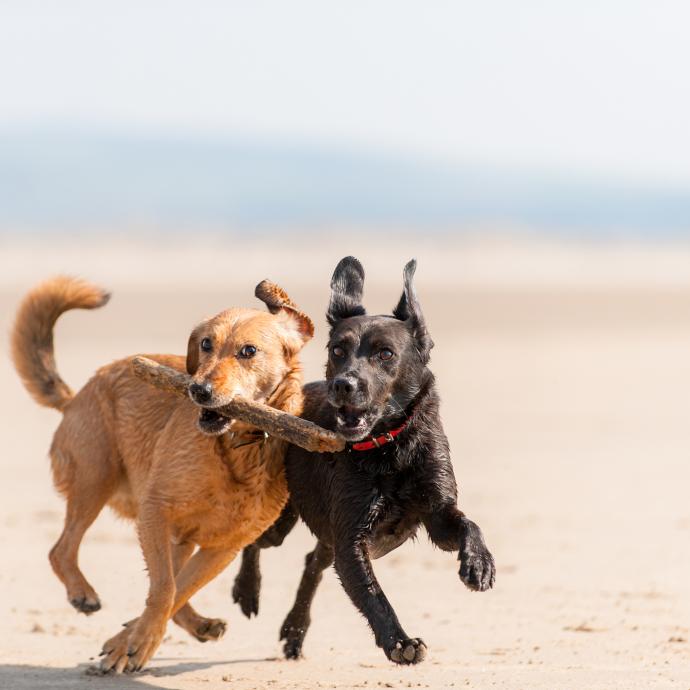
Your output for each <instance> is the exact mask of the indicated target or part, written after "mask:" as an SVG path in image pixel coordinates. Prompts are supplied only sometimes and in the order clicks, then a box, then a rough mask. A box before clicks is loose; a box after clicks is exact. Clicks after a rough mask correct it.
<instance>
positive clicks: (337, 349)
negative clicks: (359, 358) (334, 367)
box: [331, 345, 345, 359]
mask: <svg viewBox="0 0 690 690" xmlns="http://www.w3.org/2000/svg"><path fill="white" fill-rule="evenodd" d="M331 352H332V353H333V356H334V357H338V359H340V358H341V357H344V356H345V350H343V348H342V347H339V346H338V345H336V346H335V347H334V348H332V349H331Z"/></svg>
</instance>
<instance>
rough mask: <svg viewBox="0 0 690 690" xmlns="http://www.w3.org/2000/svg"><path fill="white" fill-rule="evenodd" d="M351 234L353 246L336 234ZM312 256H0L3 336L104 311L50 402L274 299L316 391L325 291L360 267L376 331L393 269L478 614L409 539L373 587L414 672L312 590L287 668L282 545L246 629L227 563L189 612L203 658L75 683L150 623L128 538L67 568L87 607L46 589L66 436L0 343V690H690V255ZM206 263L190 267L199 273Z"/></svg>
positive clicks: (297, 542)
mask: <svg viewBox="0 0 690 690" xmlns="http://www.w3.org/2000/svg"><path fill="white" fill-rule="evenodd" d="M345 236H346V235H345ZM418 244H421V245H422V247H423V248H422V249H421V251H420V249H419V247H416V248H415V247H414V245H415V243H414V242H413V241H409V242H402V243H396V245H395V246H394V247H391V246H388V245H387V246H384V245H378V246H376V245H372V244H371V243H370V242H369V241H367V240H366V239H360V240H356V241H352V242H350V243H349V244H348V245H347V246H346V245H345V244H340V245H339V244H338V243H337V242H332V243H330V244H328V245H324V246H322V247H321V249H319V250H318V251H317V250H314V249H310V247H309V243H307V242H303V243H300V244H299V245H298V246H297V247H296V248H293V249H289V248H287V247H282V246H280V245H277V246H276V245H275V244H270V243H268V242H264V243H257V244H255V245H252V246H249V247H248V248H246V249H243V250H242V251H239V250H238V249H237V248H233V246H232V245H231V244H229V243H228V244H222V243H218V242H217V241H212V242H206V243H202V242H198V243H196V244H195V245H194V246H185V245H184V244H183V243H181V244H178V245H172V246H171V247H169V248H168V249H166V250H165V251H164V252H162V253H161V252H156V251H154V250H153V249H152V247H151V245H150V244H145V243H144V244H142V245H140V246H133V245H132V244H127V243H124V242H121V243H115V244H112V245H110V246H104V245H101V246H99V245H97V244H91V245H87V246H84V245H83V243H82V244H79V243H67V244H64V245H62V246H57V245H54V246H50V245H45V244H41V243H36V244H33V245H32V244H28V243H20V242H10V241H8V240H3V244H0V320H1V323H0V331H1V332H2V333H3V334H6V333H7V331H8V329H9V327H10V323H11V320H12V316H13V312H14V309H15V307H16V304H17V301H18V299H19V298H20V296H21V294H22V292H23V291H25V290H26V289H27V288H28V287H29V286H31V285H32V284H33V283H34V282H35V281H37V280H39V279H41V278H43V277H46V276H48V275H50V274H53V273H56V272H62V271H70V272H76V273H80V274H81V275H84V276H86V277H88V278H90V279H93V280H95V281H98V282H100V283H102V284H105V285H107V286H108V287H111V288H113V290H114V297H113V300H112V302H111V303H110V304H109V305H108V306H107V307H106V308H105V309H103V310H101V311H99V312H92V313H77V312H72V313H70V314H69V315H67V316H66V317H64V318H63V320H62V322H61V323H60V324H59V327H58V331H57V357H58V362H59V369H60V371H61V373H62V374H63V376H64V378H65V379H66V380H67V381H68V382H69V383H70V384H72V385H73V386H74V387H78V386H80V385H82V384H83V383H84V382H85V381H86V379H87V378H88V376H89V375H90V374H91V373H92V372H93V371H94V369H95V368H96V367H97V366H99V365H100V364H102V363H104V362H107V361H109V360H112V359H114V358H117V357H120V356H123V355H127V354H131V353H134V352H151V351H158V352H183V351H184V348H185V344H186V336H187V333H188V331H189V328H190V327H191V325H193V324H194V322H195V321H196V320H198V319H199V318H200V317H202V316H204V315H206V314H210V313H213V312H214V311H216V310H218V309H220V308H222V307H225V306H230V305H232V304H244V305H251V304H252V303H253V298H252V292H253V286H254V284H255V283H256V282H258V280H260V279H261V278H264V277H270V278H272V279H274V280H276V281H278V282H281V283H283V284H284V286H285V287H286V288H288V289H289V291H290V293H291V294H292V296H293V297H294V298H295V299H296V300H297V301H298V302H299V303H301V304H302V305H303V306H304V307H305V308H306V309H307V310H308V311H309V312H310V313H311V314H312V315H313V316H314V317H315V319H316V321H317V323H318V336H317V338H316V341H315V342H314V343H312V344H310V345H309V346H308V348H307V350H306V352H305V364H306V372H307V375H308V377H309V378H315V377H318V376H319V375H320V373H321V371H322V366H323V360H324V351H323V346H324V343H325V325H324V319H323V317H322V314H323V311H324V308H325V304H326V300H327V285H328V279H329V276H330V272H331V271H332V268H333V266H334V265H335V262H336V261H337V259H338V258H340V256H342V255H343V254H344V253H350V252H352V253H356V254H358V255H359V256H360V258H361V259H362V260H363V262H364V263H365V266H366V267H367V269H368V271H369V274H370V276H371V280H370V281H369V283H368V286H369V289H368V291H367V295H368V298H367V300H366V302H367V303H368V304H369V305H370V308H371V310H372V311H380V310H384V309H386V308H387V307H390V306H392V304H393V303H394V302H395V300H396V297H397V295H398V293H399V289H400V282H399V281H400V272H401V269H402V265H403V263H404V261H405V260H406V259H407V258H409V256H408V255H409V254H412V253H415V252H416V253H417V255H418V258H419V259H420V268H419V272H418V285H419V292H420V297H421V299H422V303H423V305H424V307H425V308H426V312H427V320H428V323H429V326H430V329H431V333H432V336H433V338H434V340H435V342H436V349H435V350H434V352H433V357H432V366H433V369H434V371H435V372H436V374H437V377H438V380H439V384H440V388H441V393H442V397H443V408H442V410H443V417H444V421H445V425H446V430H447V433H448V436H449V438H450V442H451V447H452V450H453V458H454V463H455V468H456V473H457V476H458V479H459V482H460V486H461V507H462V508H463V509H464V510H465V511H466V512H467V513H468V514H469V515H470V516H471V517H472V518H474V519H475V520H476V521H477V522H478V523H479V524H480V525H481V526H482V527H483V529H484V532H485V535H486V539H487V542H488V544H489V546H490V547H491V549H492V550H493V552H494V555H495V557H496V562H497V566H498V577H497V581H496V588H495V590H494V591H492V592H489V593H486V594H473V593H470V592H469V591H467V590H466V589H465V588H464V587H463V586H462V585H461V583H460V582H459V579H458V577H457V562H456V561H455V558H454V557H453V556H452V555H449V554H447V553H443V552H440V551H437V550H435V549H434V548H433V547H432V546H431V544H430V543H429V542H428V540H427V538H426V536H421V538H420V539H419V540H418V542H416V543H409V544H406V545H405V546H403V547H402V548H400V549H399V550H397V551H395V552H394V553H392V554H391V555H389V556H388V557H386V558H385V559H383V560H381V561H379V562H377V563H376V564H375V568H376V572H377V575H378V576H379V578H380V580H381V582H382V584H383V587H384V590H385V591H386V593H387V595H388V596H389V598H390V600H391V602H392V603H393V605H394V607H395V608H396V610H397V612H398V615H399V617H400V619H401V621H402V623H403V625H404V627H405V629H406V630H407V632H408V633H409V634H411V635H414V636H421V637H423V638H424V640H425V641H426V642H427V644H428V646H429V655H428V658H427V660H426V661H425V662H424V663H423V664H421V665H419V666H417V667H413V668H399V667H396V666H393V665H392V664H390V663H389V662H387V661H386V659H385V658H384V656H383V654H382V653H381V652H380V651H379V650H378V649H377V648H376V647H375V646H374V643H373V640H372V636H371V633H370V632H369V630H368V628H367V626H366V624H365V622H364V620H363V619H362V618H361V617H360V616H359V614H358V613H357V612H356V611H355V609H354V608H353V606H352V605H351V604H350V602H349V600H348V599H347V597H346V595H345V594H344V592H343V591H342V589H341V587H340V585H339V583H338V581H337V579H336V577H335V575H334V573H333V572H332V571H329V572H328V573H327V575H326V577H325V578H324V582H323V585H322V587H321V589H320V590H319V592H318V594H317V598H316V601H315V605H314V609H313V624H312V627H311V629H310V631H309V634H308V637H307V640H306V643H305V658H304V659H303V660H301V661H299V662H288V661H283V660H281V659H280V652H281V650H280V644H279V643H278V639H277V637H278V629H279V627H280V623H281V621H282V619H283V616H284V615H285V613H286V612H287V610H288V609H289V607H290V605H291V602H292V599H293V596H294V594H295V589H296V585H297V582H298V579H299V576H300V573H301V567H302V563H303V557H304V554H305V553H306V552H307V551H308V550H309V549H310V548H311V547H312V545H313V543H314V540H313V538H312V537H311V536H310V535H309V533H308V532H307V530H306V529H305V528H304V527H303V526H300V527H299V528H298V529H296V530H295V531H294V532H293V534H292V535H291V536H290V537H289V539H288V540H287V542H286V544H285V545H284V546H283V548H281V549H279V550H273V551H269V552H265V553H264V556H263V573H264V578H263V593H262V601H261V612H260V615H259V618H258V619H254V620H252V621H247V620H246V619H245V618H243V617H242V615H241V614H240V612H239V610H238V609H237V608H236V607H235V606H234V605H233V604H232V602H231V598H230V588H231V584H232V581H233V578H234V575H235V572H236V569H237V564H233V566H231V567H230V568H229V569H228V570H227V571H226V572H225V573H223V574H222V575H221V576H220V577H219V578H218V579H217V580H216V581H214V582H213V583H211V584H210V585H209V586H208V587H207V588H206V589H205V590H203V591H202V592H201V593H200V594H199V595H198V596H197V597H196V598H195V600H194V602H195V606H197V607H198V609H199V610H200V611H201V612H202V613H204V614H206V615H214V616H222V617H224V618H227V620H228V621H229V630H228V633H227V635H226V636H225V638H224V639H223V640H221V641H220V642H218V643H215V644H214V643H208V644H204V645H202V644H199V643H198V642H196V641H194V640H192V639H191V638H189V637H188V636H187V635H186V634H185V633H184V632H182V631H181V630H179V629H178V628H176V626H174V625H172V624H171V625H170V627H169V637H168V638H167V639H166V641H165V642H164V644H163V645H162V647H161V648H160V650H159V652H158V655H157V657H156V658H155V660H154V662H153V664H152V666H151V669H150V670H149V671H148V672H147V673H144V674H142V675H138V676H135V677H123V678H110V677H107V678H99V677H93V676H90V675H88V673H87V668H88V667H89V665H90V664H91V663H93V661H94V658H95V657H96V654H97V653H98V651H99V649H100V645H101V643H102V642H103V641H104V640H105V639H106V638H107V637H109V636H110V635H112V634H113V633H114V631H116V630H117V629H118V627H119V625H120V624H121V623H122V622H123V621H125V620H128V619H130V618H132V617H133V616H134V615H136V614H137V613H138V612H139V611H140V610H141V608H142V604H143V601H144V597H145V592H146V585H147V579H146V574H145V572H144V570H143V561H142V558H141V555H140V552H139V548H138V545H137V542H136V539H135V535H134V530H133V528H132V525H130V524H128V523H124V522H118V521H116V520H115V519H114V518H113V516H112V515H111V514H110V513H109V512H108V511H107V510H106V511H104V513H103V514H102V515H101V517H100V518H99V519H98V520H97V522H96V523H95V525H94V526H93V527H92V528H91V530H90V532H89V533H88V535H87V538H86V540H85V543H84V544H83V548H82V552H81V554H82V557H81V564H82V568H83V570H84V572H85V573H86V575H87V577H88V578H89V579H90V581H91V582H92V583H93V584H94V586H95V587H96V589H97V590H98V592H99V593H100V595H101V599H102V600H103V602H104V608H103V610H102V611H100V612H98V613H97V614H95V615H93V616H91V617H88V618H86V617H84V616H82V615H79V614H77V613H76V612H74V611H73V610H72V608H71V607H70V606H69V604H68V603H67V601H66V600H65V594H64V590H63V588H62V585H61V584H60V583H59V582H58V580H57V578H56V577H55V576H54V575H53V573H52V571H51V570H50V567H49V565H48V560H47V553H48V550H49V548H50V546H51V545H52V544H53V543H54V541H55V540H56V538H57V536H58V534H59V532H60V529H61V521H62V513H63V503H62V500H61V499H60V498H59V497H58V496H57V495H56V494H55V492H54V490H53V487H52V484H51V479H50V473H49V466H48V461H47V458H46V454H47V449H48V446H49V443H50V438H51V434H52V432H53V430H54V429H55V427H56V425H57V423H58V419H59V417H58V414H57V413H56V412H54V411H52V410H45V409H41V408H39V407H37V406H36V405H35V404H34V403H33V402H32V401H31V400H30V399H29V397H28V396H27V395H26V393H25V392H24V391H23V389H22V388H21V387H20V384H19V383H18V381H17V378H16V376H15V374H14V371H13V370H12V368H11V365H10V363H9V361H8V358H7V347H6V345H7V339H6V337H5V336H4V335H3V337H2V339H1V340H0V347H1V348H2V358H1V359H0V381H1V382H2V386H1V390H2V398H1V399H0V419H1V420H2V422H1V427H2V431H1V432H0V433H1V438H2V449H3V453H2V456H3V457H2V474H1V475H0V476H1V477H2V479H1V480H0V481H1V483H0V544H1V545H2V557H1V559H0V560H1V565H0V588H1V591H2V597H0V688H3V689H5V688H11V689H12V690H24V689H29V688H32V689H33V688H46V689H47V688H50V689H58V688H77V689H81V688H91V689H93V688H111V687H117V688H120V689H126V690H135V689H138V688H141V689H142V690H143V689H144V688H147V687H151V688H179V689H184V690H187V689H189V690H191V689H195V690H196V689H198V688H210V687H213V688H222V687H228V688H234V689H235V690H245V689H246V690H249V689H252V690H254V689H256V688H276V689H278V688H367V689H375V688H381V687H386V688H387V687H392V688H409V687H412V688H434V690H438V689H440V688H464V687H471V688H491V687H501V688H516V689H518V688H519V689H523V688H544V689H549V690H553V689H554V688H583V689H585V688H586V689H587V690H595V689H597V688H626V689H637V688H639V689H645V690H647V689H653V688H680V689H681V690H688V688H690V501H689V500H688V494H689V493H690V432H689V428H688V419H689V417H688V415H689V414H690V412H689V410H690V251H689V250H688V249H687V248H677V247H676V248H674V247H659V248H650V247H635V246H621V245H610V246H574V245H573V246H567V245H562V246H561V245H555V244H553V245H546V244H543V243H542V244H539V243H524V244H522V245H519V246H515V245H513V244H512V243H510V242H500V243H491V244H483V243H471V242H468V243H465V244H464V245H458V246H453V245H450V244H448V245H444V246H435V247H432V246H427V245H425V244H424V243H423V242H421V241H420V242H419V243H418ZM199 247H202V248H201V249H200V248H199Z"/></svg>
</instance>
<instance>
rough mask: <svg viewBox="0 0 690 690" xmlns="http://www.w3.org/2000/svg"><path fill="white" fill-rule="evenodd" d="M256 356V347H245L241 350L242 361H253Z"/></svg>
mask: <svg viewBox="0 0 690 690" xmlns="http://www.w3.org/2000/svg"><path fill="white" fill-rule="evenodd" d="M255 354H256V347H254V345H245V346H244V347H243V348H242V349H241V350H240V357H242V359H251V358H252V357H253V356H254V355H255Z"/></svg>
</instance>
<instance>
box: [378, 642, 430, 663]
mask: <svg viewBox="0 0 690 690" xmlns="http://www.w3.org/2000/svg"><path fill="white" fill-rule="evenodd" d="M384 651H385V652H386V656H387V657H388V658H389V659H390V660H391V661H393V662H395V663H396V664H405V665H406V664H418V663H419V662H420V661H424V658H425V657H426V645H425V644H424V641H423V640H422V639H420V638H419V637H413V638H411V639H406V640H398V641H397V642H396V643H395V644H394V645H393V646H392V647H391V648H390V649H385V650H384Z"/></svg>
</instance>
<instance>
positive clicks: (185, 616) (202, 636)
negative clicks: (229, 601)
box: [172, 542, 227, 642]
mask: <svg viewBox="0 0 690 690" xmlns="http://www.w3.org/2000/svg"><path fill="white" fill-rule="evenodd" d="M193 552H194V544H192V543H190V542H186V543H183V544H173V549H172V559H173V570H174V571H175V575H177V573H179V572H180V570H181V569H182V566H184V564H185V563H186V562H187V561H188V560H189V559H190V557H191V555H192V553H193ZM173 621H174V622H175V623H176V624H177V625H179V626H180V627H181V628H182V629H183V630H186V631H187V632H188V633H189V634H190V635H191V636H192V637H194V638H195V639H197V640H199V642H208V641H209V640H220V638H221V637H223V635H224V634H225V630H226V628H227V623H226V622H225V621H224V620H222V619H221V618H204V616H202V615H200V614H199V613H197V612H196V611H195V609H194V608H193V607H192V605H191V604H190V603H187V604H185V605H184V606H183V607H182V608H181V609H180V610H179V611H178V612H177V613H176V614H175V615H174V616H173Z"/></svg>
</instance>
